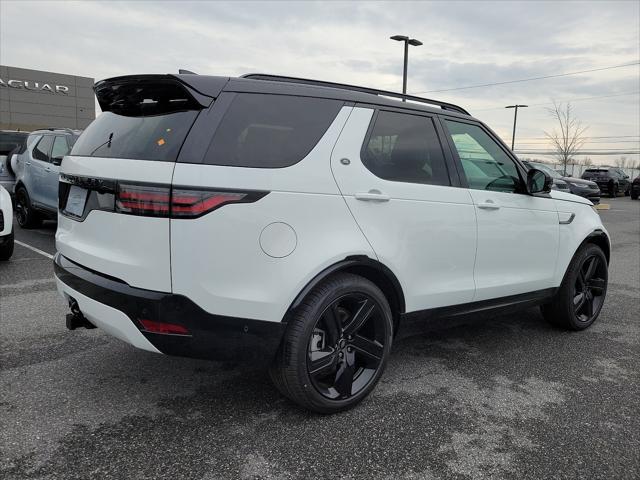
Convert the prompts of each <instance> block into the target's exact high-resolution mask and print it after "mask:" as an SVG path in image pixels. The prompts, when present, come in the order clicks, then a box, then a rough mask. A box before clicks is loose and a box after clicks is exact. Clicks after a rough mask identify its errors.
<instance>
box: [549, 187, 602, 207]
mask: <svg viewBox="0 0 640 480" xmlns="http://www.w3.org/2000/svg"><path fill="white" fill-rule="evenodd" d="M551 198H553V199H555V200H563V201H565V202H575V203H582V204H584V205H593V203H592V202H591V200H588V199H586V198H584V197H581V196H579V195H574V194H573V193H566V192H560V191H558V190H551Z"/></svg>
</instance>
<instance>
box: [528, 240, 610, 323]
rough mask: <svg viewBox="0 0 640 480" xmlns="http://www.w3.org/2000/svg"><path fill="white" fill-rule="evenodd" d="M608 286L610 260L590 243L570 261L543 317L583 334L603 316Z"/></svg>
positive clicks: (545, 308) (544, 308) (543, 312)
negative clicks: (600, 315) (608, 264)
mask: <svg viewBox="0 0 640 480" xmlns="http://www.w3.org/2000/svg"><path fill="white" fill-rule="evenodd" d="M591 262H595V263H591ZM592 269H593V270H592ZM607 283H608V271H607V259H606V257H605V256H604V253H603V251H602V249H601V248H600V247H598V246H597V245H594V244H592V243H587V244H585V245H583V246H582V247H580V249H579V250H578V251H577V252H576V254H575V255H574V257H573V259H572V260H571V263H570V264H569V267H568V268H567V272H566V273H565V275H564V279H563V280H562V284H561V285H560V288H559V289H558V292H557V293H556V295H555V297H554V298H553V300H552V301H551V302H550V303H549V304H547V305H543V306H542V308H541V310H542V315H543V316H544V318H545V319H546V320H547V321H548V322H550V323H552V324H554V325H556V326H559V327H562V328H565V329H567V330H584V329H585V328H588V327H590V326H591V325H592V324H593V322H595V321H596V319H597V318H598V315H599V314H600V310H601V309H602V305H603V304H604V299H605V296H606V294H607Z"/></svg>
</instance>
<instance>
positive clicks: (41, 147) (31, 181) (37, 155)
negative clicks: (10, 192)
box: [23, 135, 54, 205]
mask: <svg viewBox="0 0 640 480" xmlns="http://www.w3.org/2000/svg"><path fill="white" fill-rule="evenodd" d="M53 139H54V135H43V136H42V138H41V139H40V141H39V142H38V143H37V144H36V146H35V147H34V148H33V151H32V153H31V158H30V159H27V161H26V164H25V169H24V178H23V181H24V184H25V186H26V187H27V192H28V193H29V197H30V199H31V201H32V202H33V203H36V204H38V205H43V204H44V203H45V185H46V183H47V173H48V170H51V156H50V155H51V146H52V145H53Z"/></svg>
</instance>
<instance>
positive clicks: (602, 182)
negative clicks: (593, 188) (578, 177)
mask: <svg viewBox="0 0 640 480" xmlns="http://www.w3.org/2000/svg"><path fill="white" fill-rule="evenodd" d="M582 178H583V179H584V180H591V181H594V182H596V183H597V184H598V187H600V190H602V192H603V193H605V192H606V193H608V194H609V196H611V197H616V196H618V194H619V193H621V192H622V193H624V194H625V195H629V192H630V191H631V180H629V175H627V174H626V173H624V172H623V171H622V170H621V169H619V168H616V167H598V168H588V169H587V170H585V171H584V173H583V174H582Z"/></svg>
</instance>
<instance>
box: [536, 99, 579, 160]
mask: <svg viewBox="0 0 640 480" xmlns="http://www.w3.org/2000/svg"><path fill="white" fill-rule="evenodd" d="M547 111H548V112H549V115H551V116H552V117H553V118H554V119H555V120H556V121H557V122H558V125H557V128H554V129H553V130H552V131H551V133H549V132H546V131H545V132H544V134H545V136H546V137H547V138H548V139H549V140H551V143H552V144H553V148H554V149H555V151H556V158H557V159H558V160H559V161H560V163H562V168H563V170H564V171H565V172H566V171H567V165H569V164H572V163H575V162H574V157H575V156H576V154H577V153H578V152H579V150H580V149H581V148H582V146H583V145H584V142H585V141H586V138H585V137H584V133H585V132H586V131H587V129H588V128H589V127H585V126H582V122H581V121H580V120H578V119H576V117H575V116H574V113H573V109H572V107H571V103H567V104H566V105H563V104H562V103H556V102H555V101H554V102H553V108H548V109H547Z"/></svg>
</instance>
